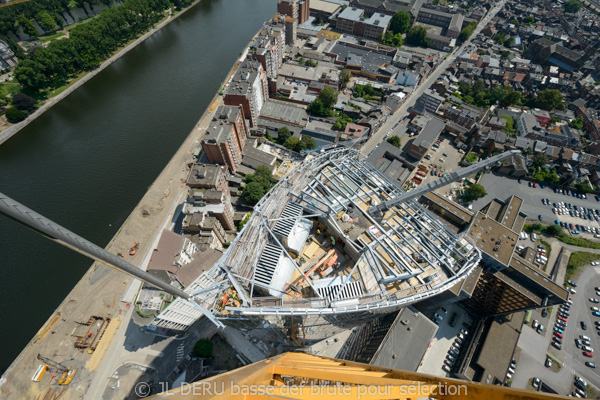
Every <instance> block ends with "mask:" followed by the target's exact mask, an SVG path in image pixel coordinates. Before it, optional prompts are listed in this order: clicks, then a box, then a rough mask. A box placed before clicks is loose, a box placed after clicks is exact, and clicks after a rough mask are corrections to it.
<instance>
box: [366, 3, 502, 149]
mask: <svg viewBox="0 0 600 400" xmlns="http://www.w3.org/2000/svg"><path fill="white" fill-rule="evenodd" d="M504 2H505V0H502V1H500V2H499V3H498V4H497V5H496V6H495V7H494V8H492V9H491V10H490V12H489V13H488V14H487V16H486V17H485V18H484V19H483V20H482V21H481V22H480V23H479V24H478V25H477V28H475V31H474V32H473V34H472V35H471V37H470V38H469V39H467V41H466V42H464V43H463V44H462V45H461V46H460V47H457V48H455V49H454V51H453V52H452V53H449V54H448V58H446V59H445V60H444V61H442V62H441V63H440V64H439V65H438V66H437V67H436V68H435V70H434V71H433V72H432V73H431V74H430V75H429V76H428V77H427V78H425V80H423V81H422V82H421V84H420V85H419V86H418V88H417V89H416V90H415V91H414V92H413V93H411V94H410V95H409V96H408V98H407V99H406V101H405V102H404V103H403V104H402V105H401V106H400V108H399V109H398V110H396V112H395V113H394V115H393V116H392V117H390V118H388V120H387V122H386V123H385V124H383V126H381V127H380V128H379V129H378V130H377V132H375V134H373V136H371V138H369V140H367V141H366V142H365V144H364V145H363V147H362V149H361V151H362V152H363V153H364V154H369V153H370V152H371V151H372V150H373V149H374V148H375V147H377V145H379V143H381V142H382V141H383V140H384V137H385V135H386V134H387V133H388V132H389V131H390V129H392V128H393V127H394V125H396V123H397V122H398V121H400V119H401V118H403V117H404V116H406V113H407V110H408V109H409V108H410V107H412V106H413V105H414V104H415V102H416V101H417V99H418V98H419V97H420V96H421V95H422V94H423V92H424V91H425V89H427V88H429V86H431V84H433V83H434V82H435V81H436V80H437V79H438V78H439V77H440V75H441V74H442V72H444V71H445V70H446V69H447V68H448V66H450V64H452V62H453V61H454V60H455V59H456V57H458V55H459V54H461V53H462V51H463V50H464V49H465V48H466V47H467V46H468V45H469V43H471V40H472V39H473V38H474V37H476V36H477V35H478V34H479V32H480V31H481V29H482V28H483V27H484V26H486V25H487V23H488V22H489V21H490V20H491V19H492V18H493V17H494V16H495V15H496V13H497V12H498V10H500V8H501V7H502V6H503V5H504ZM403 126H405V125H400V127H399V128H398V129H401V128H402V127H403ZM405 140H406V139H404V140H403V142H404V141H405Z"/></svg>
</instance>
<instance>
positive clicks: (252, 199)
mask: <svg viewBox="0 0 600 400" xmlns="http://www.w3.org/2000/svg"><path fill="white" fill-rule="evenodd" d="M264 195H265V191H264V189H263V187H262V185H261V184H260V183H258V182H250V183H249V184H247V185H246V186H245V187H244V191H243V192H242V197H243V198H244V200H246V201H247V202H248V203H250V204H251V205H254V204H256V203H258V201H259V200H260V199H262V197H263V196H264Z"/></svg>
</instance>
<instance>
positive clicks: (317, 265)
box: [295, 249, 336, 286]
mask: <svg viewBox="0 0 600 400" xmlns="http://www.w3.org/2000/svg"><path fill="white" fill-rule="evenodd" d="M334 254H336V253H335V250H334V249H331V250H329V251H328V252H327V254H325V255H324V256H323V257H321V259H320V260H319V261H317V262H316V263H315V264H314V265H313V266H312V267H310V268H309V270H308V271H306V273H305V274H304V276H303V277H302V278H300V280H299V281H298V282H296V283H295V285H296V286H300V285H302V284H303V283H304V281H305V280H306V278H308V277H309V276H310V274H312V273H313V272H314V271H315V270H316V269H317V268H319V267H321V266H322V265H323V263H326V262H327V261H329V259H330V258H331V257H333V255H334Z"/></svg>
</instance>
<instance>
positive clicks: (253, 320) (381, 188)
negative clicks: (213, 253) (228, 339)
mask: <svg viewBox="0 0 600 400" xmlns="http://www.w3.org/2000/svg"><path fill="white" fill-rule="evenodd" d="M363 157H364V156H362V155H361V153H360V152H358V151H356V150H354V149H351V148H346V147H340V148H336V149H330V150H328V151H324V152H317V153H313V154H311V155H309V156H307V158H306V160H305V161H304V163H303V164H302V165H300V166H299V167H298V168H296V169H295V170H293V171H292V172H290V173H289V174H288V175H286V176H285V177H284V178H283V179H282V180H281V181H280V182H279V183H278V184H277V185H276V186H275V187H274V188H273V189H271V191H270V192H269V193H268V194H267V195H266V196H265V197H263V199H262V200H261V201H260V202H259V203H258V204H257V205H256V207H255V211H254V213H253V215H252V217H251V218H250V220H249V221H248V222H247V223H246V225H245V226H244V229H243V230H242V231H241V232H240V234H239V235H238V236H237V238H236V239H235V241H234V242H233V243H232V244H231V246H230V247H229V248H228V249H227V251H226V252H225V253H224V255H223V256H222V257H221V259H220V260H219V261H218V262H217V263H216V264H215V265H214V267H213V268H212V269H210V270H208V271H205V272H204V273H203V274H202V275H200V277H198V279H196V281H195V282H194V283H193V284H192V285H190V286H189V287H188V288H186V290H185V291H186V292H187V293H188V294H189V295H190V296H191V297H193V298H194V299H195V300H196V303H197V304H196V305H193V304H191V303H190V302H187V301H185V300H183V299H180V298H178V299H176V300H175V301H174V302H173V303H172V304H171V305H170V306H169V307H168V308H166V309H165V310H164V311H163V312H162V313H161V314H160V315H159V316H158V317H157V318H156V320H155V321H154V323H153V325H154V326H155V327H163V328H169V329H174V330H185V329H187V327H188V326H189V325H190V324H191V323H193V321H195V320H196V319H197V318H199V316H201V315H206V316H207V317H208V318H211V319H213V320H214V322H215V323H217V324H219V325H220V324H226V325H231V326H234V327H236V328H238V329H241V330H242V331H244V332H249V333H251V331H252V330H253V329H255V328H259V329H262V330H264V329H267V330H269V328H270V329H272V330H273V331H276V332H277V334H278V335H279V336H280V337H283V338H284V340H287V341H288V343H289V344H295V345H302V344H305V343H306V342H308V341H311V342H312V341H316V340H321V339H324V338H326V337H328V336H331V335H332V334H334V333H336V332H337V331H340V330H342V329H347V328H349V327H352V326H356V325H358V324H360V323H363V322H365V321H368V320H370V319H372V318H375V317H377V316H380V315H383V314H386V313H389V312H392V311H394V310H397V309H399V308H400V307H405V306H408V305H410V304H413V303H416V302H419V301H421V300H423V299H426V298H429V297H431V296H434V295H436V294H439V293H441V292H443V291H445V290H447V289H449V288H450V287H452V286H454V285H455V284H456V283H457V282H459V281H461V280H463V279H465V278H466V277H467V276H468V275H469V274H470V273H471V271H472V270H473V268H474V267H475V266H476V265H477V264H478V263H479V261H480V259H481V254H480V252H479V250H478V249H477V248H476V247H475V246H474V244H473V243H472V242H471V241H470V239H469V238H467V237H459V236H457V235H456V234H455V233H453V232H451V231H450V230H449V229H448V228H447V227H446V226H445V225H444V224H442V223H441V222H440V221H439V220H438V219H437V217H435V216H434V215H432V214H430V213H429V212H428V211H427V210H426V209H425V208H423V207H422V206H421V205H420V204H418V203H416V202H415V201H413V200H412V199H411V200H408V201H400V202H397V203H395V204H393V205H391V206H389V207H386V208H385V209H381V208H380V207H378V206H380V205H382V204H388V205H390V204H391V203H393V202H394V199H396V198H400V196H402V195H404V194H405V193H404V192H403V191H402V190H400V189H399V188H398V187H397V186H395V185H394V184H393V183H392V182H390V180H389V179H388V178H387V177H385V176H384V175H383V174H382V173H381V172H380V171H379V170H377V169H376V168H375V167H373V166H372V165H371V164H369V163H368V162H366V161H364V160H362V158H363Z"/></svg>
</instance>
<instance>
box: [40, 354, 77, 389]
mask: <svg viewBox="0 0 600 400" xmlns="http://www.w3.org/2000/svg"><path fill="white" fill-rule="evenodd" d="M37 359H38V360H40V361H41V362H43V363H44V364H46V365H48V366H50V367H52V368H55V369H56V370H57V371H59V372H62V376H61V377H60V379H59V381H58V384H59V385H68V384H69V383H71V379H73V376H75V371H76V370H74V369H71V368H69V367H65V366H64V365H62V364H61V363H59V362H56V361H54V360H52V359H51V358H48V357H42V355H41V354H40V353H38V355H37Z"/></svg>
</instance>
